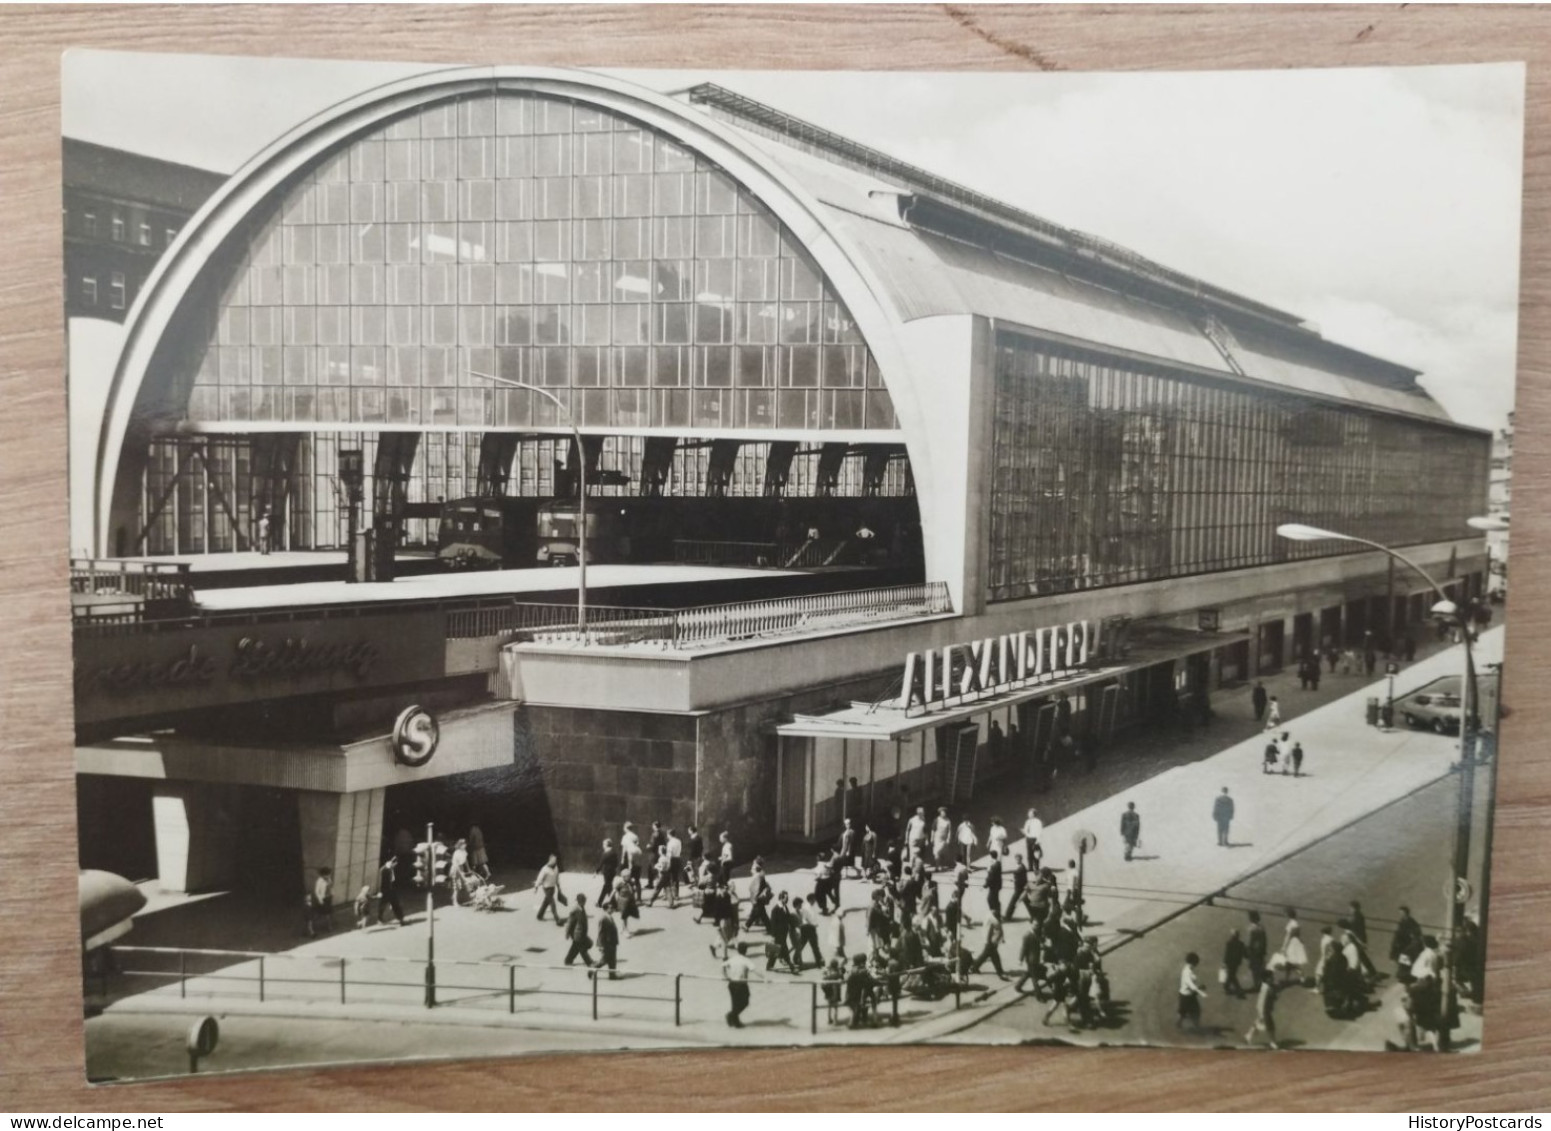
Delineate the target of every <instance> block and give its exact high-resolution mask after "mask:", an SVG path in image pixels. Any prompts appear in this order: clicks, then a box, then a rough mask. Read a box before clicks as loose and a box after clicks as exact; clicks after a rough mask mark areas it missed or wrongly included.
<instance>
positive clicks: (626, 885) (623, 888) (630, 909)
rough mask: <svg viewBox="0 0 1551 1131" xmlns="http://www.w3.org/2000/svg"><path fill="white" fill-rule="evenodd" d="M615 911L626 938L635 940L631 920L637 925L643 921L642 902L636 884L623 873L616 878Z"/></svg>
mask: <svg viewBox="0 0 1551 1131" xmlns="http://www.w3.org/2000/svg"><path fill="white" fill-rule="evenodd" d="M613 903H614V910H615V911H617V912H619V925H620V927H621V928H623V929H624V932H625V937H626V938H627V939H628V938H633V937H634V936H635V931H634V930H633V929H632V928H631V926H630V920H632V919H634V920H635V921H636V922H637V923H639V922H640V921H641V900H640V896H639V895H638V893H637V888H636V886H635V884H633V883H631V882H630V877H629V876H627V875H625V874H623V873H621V874H620V875H618V876H615V877H614V900H613Z"/></svg>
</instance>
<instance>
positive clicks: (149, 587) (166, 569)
mask: <svg viewBox="0 0 1551 1131" xmlns="http://www.w3.org/2000/svg"><path fill="white" fill-rule="evenodd" d="M193 591H194V589H193V585H192V584H191V582H190V580H189V567H188V563H187V562H140V561H126V560H123V559H108V560H103V559H100V558H71V559H70V593H71V595H72V596H80V597H101V596H111V597H119V596H122V597H140V598H143V599H145V600H151V601H159V600H188V598H189V597H190V595H191V594H192V593H193Z"/></svg>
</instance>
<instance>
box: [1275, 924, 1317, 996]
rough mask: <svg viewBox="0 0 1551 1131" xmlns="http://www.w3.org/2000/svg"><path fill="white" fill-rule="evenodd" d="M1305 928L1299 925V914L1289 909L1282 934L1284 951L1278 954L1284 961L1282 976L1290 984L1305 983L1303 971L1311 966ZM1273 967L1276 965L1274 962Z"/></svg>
mask: <svg viewBox="0 0 1551 1131" xmlns="http://www.w3.org/2000/svg"><path fill="white" fill-rule="evenodd" d="M1302 933H1303V928H1302V927H1301V926H1300V925H1299V923H1298V912H1297V911H1296V910H1294V909H1293V908H1291V907H1289V908H1288V909H1287V926H1286V928H1285V930H1284V931H1283V933H1282V949H1281V950H1279V951H1277V954H1279V955H1280V956H1281V959H1282V966H1281V969H1282V974H1283V977H1284V978H1286V980H1287V982H1288V983H1292V982H1298V983H1300V984H1301V983H1302V982H1303V971H1304V969H1305V968H1306V967H1307V966H1308V964H1309V952H1308V950H1307V948H1305V947H1304V945H1303V937H1302ZM1273 965H1275V963H1274V962H1273Z"/></svg>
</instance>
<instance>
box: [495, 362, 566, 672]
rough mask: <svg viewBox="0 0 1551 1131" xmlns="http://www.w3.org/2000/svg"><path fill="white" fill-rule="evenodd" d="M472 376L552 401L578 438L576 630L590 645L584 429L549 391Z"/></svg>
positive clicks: (501, 378)
mask: <svg viewBox="0 0 1551 1131" xmlns="http://www.w3.org/2000/svg"><path fill="white" fill-rule="evenodd" d="M469 376H470V377H478V378H480V379H481V380H485V381H494V382H495V383H496V384H498V385H510V386H511V387H512V388H514V389H527V390H528V391H529V392H530V393H537V394H538V395H539V396H541V397H543V398H544V399H545V400H548V401H550V402H551V403H552V404H553V405H554V406H555V407H556V408H558V409H559V410H560V411H561V413H562V414H563V415H564V416H565V423H566V427H568V428H570V429H571V435H572V436H574V437H575V438H576V499H577V504H576V628H577V631H578V632H580V633H581V635H582V643H584V644H585V643H586V642H587V449H586V448H584V447H583V446H582V430H581V429H580V428H578V427H577V426H576V420H575V418H574V417H572V415H571V410H570V409H568V408H567V407H566V406H565V402H564V401H562V400H561V399H560V398H559V397H557V396H555V394H554V393H552V392H550V391H549V390H548V389H541V388H539V387H538V386H537V385H530V384H528V383H527V382H526V381H514V380H512V379H511V378H510V377H497V376H495V375H494V374H492V373H478V372H475V371H474V370H472V369H471V370H469Z"/></svg>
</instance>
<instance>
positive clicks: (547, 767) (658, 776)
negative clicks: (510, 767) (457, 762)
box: [517, 707, 695, 868]
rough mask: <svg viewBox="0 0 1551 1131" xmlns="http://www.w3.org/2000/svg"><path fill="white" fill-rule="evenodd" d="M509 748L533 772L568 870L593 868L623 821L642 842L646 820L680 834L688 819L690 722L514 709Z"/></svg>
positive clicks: (691, 811) (634, 714) (691, 800)
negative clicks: (528, 758) (533, 766)
mask: <svg viewBox="0 0 1551 1131" xmlns="http://www.w3.org/2000/svg"><path fill="white" fill-rule="evenodd" d="M517 743H518V747H519V759H521V758H522V756H523V755H522V753H521V751H522V748H523V747H526V748H527V749H528V750H529V751H531V752H532V755H533V756H534V757H535V758H536V759H537V761H538V764H539V766H540V767H541V771H542V773H543V777H544V790H545V793H546V794H547V795H548V799H549V811H550V814H551V815H552V817H553V819H554V823H555V840H556V843H557V844H558V845H559V848H560V855H561V860H562V862H563V863H564V864H565V866H566V867H568V868H591V867H593V866H594V865H595V864H596V863H597V857H598V854H599V852H600V846H601V845H602V843H603V839H604V838H605V837H609V838H611V839H613V840H614V841H615V843H618V841H619V834H620V825H621V824H622V823H623V822H624V821H626V820H630V821H634V822H635V825H636V831H637V832H639V833H640V834H641V836H642V838H643V840H644V839H645V837H646V835H647V834H648V832H649V831H650V829H651V825H652V822H653V821H663V822H665V823H667V824H669V825H671V826H672V827H674V828H677V829H679V830H681V835H682V830H683V829H684V828H685V827H686V826H687V825H689V824H690V823H692V822H693V821H694V819H695V719H694V718H693V717H692V716H684V715H655V714H649V713H647V712H644V711H602V710H590V709H589V710H572V709H567V708H556V707H522V708H520V709H519V711H518V729H517Z"/></svg>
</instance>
